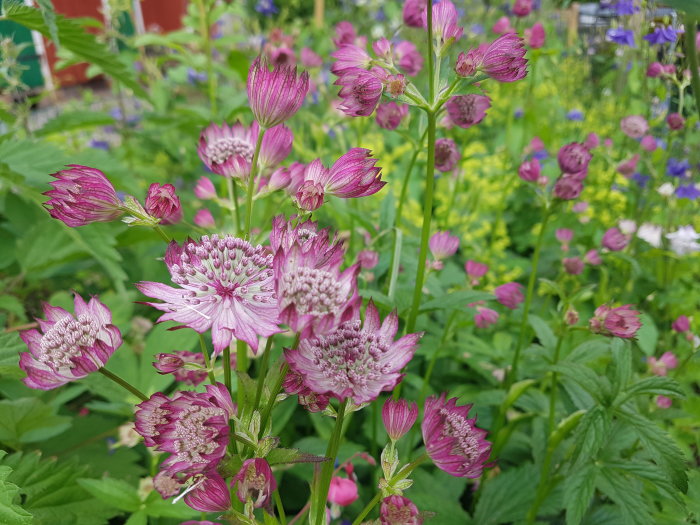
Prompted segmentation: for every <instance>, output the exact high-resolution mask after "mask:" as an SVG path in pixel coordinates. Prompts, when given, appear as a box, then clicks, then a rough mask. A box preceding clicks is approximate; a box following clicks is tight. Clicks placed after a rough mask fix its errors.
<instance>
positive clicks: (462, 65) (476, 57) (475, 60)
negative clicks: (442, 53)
mask: <svg viewBox="0 0 700 525" xmlns="http://www.w3.org/2000/svg"><path fill="white" fill-rule="evenodd" d="M483 61H484V53H483V51H482V50H481V48H480V47H478V48H474V49H470V50H468V51H467V52H466V53H460V54H459V56H458V57H457V62H456V63H455V72H456V73H457V74H458V75H459V76H460V77H470V76H472V75H473V74H474V73H476V71H477V70H478V69H479V67H480V66H481V63H482V62H483Z"/></svg>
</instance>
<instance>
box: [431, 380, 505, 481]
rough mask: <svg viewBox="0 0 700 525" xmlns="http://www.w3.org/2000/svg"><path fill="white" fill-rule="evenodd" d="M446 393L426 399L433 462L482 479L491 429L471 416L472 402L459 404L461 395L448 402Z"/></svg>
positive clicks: (487, 456)
mask: <svg viewBox="0 0 700 525" xmlns="http://www.w3.org/2000/svg"><path fill="white" fill-rule="evenodd" d="M445 397H446V396H445V393H444V392H443V393H442V394H441V395H440V397H439V398H438V397H435V396H431V397H429V398H428V399H427V400H426V401H425V407H424V415H423V423H422V424H421V429H422V431H423V441H424V442H425V449H426V452H427V453H428V455H429V456H430V459H432V460H433V463H435V465H436V466H437V467H438V468H439V469H441V470H444V471H445V472H447V473H448V474H451V475H452V476H457V477H463V478H464V477H466V478H478V477H479V476H481V473H482V471H483V469H484V467H485V466H486V465H485V463H486V461H487V460H488V458H489V454H490V453H491V443H489V442H488V441H486V439H485V437H486V434H487V432H486V431H485V430H482V429H480V428H478V427H477V426H476V418H473V419H469V417H468V416H469V411H470V410H471V408H472V405H465V406H457V398H456V397H453V398H452V399H450V400H448V401H446V400H445Z"/></svg>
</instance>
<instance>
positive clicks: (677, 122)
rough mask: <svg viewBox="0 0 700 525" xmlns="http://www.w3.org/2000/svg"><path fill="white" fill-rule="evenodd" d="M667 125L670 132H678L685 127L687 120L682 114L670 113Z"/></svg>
mask: <svg viewBox="0 0 700 525" xmlns="http://www.w3.org/2000/svg"><path fill="white" fill-rule="evenodd" d="M666 124H668V128H669V129H670V130H673V131H678V130H679V129H683V128H684V127H685V119H684V118H683V117H682V116H681V114H680V113H669V114H668V116H667V117H666Z"/></svg>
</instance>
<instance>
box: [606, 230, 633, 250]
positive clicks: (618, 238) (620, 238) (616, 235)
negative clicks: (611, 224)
mask: <svg viewBox="0 0 700 525" xmlns="http://www.w3.org/2000/svg"><path fill="white" fill-rule="evenodd" d="M629 242H630V237H629V235H625V234H624V233H622V232H621V231H620V230H619V229H618V228H610V229H608V230H607V231H606V232H605V234H604V235H603V240H602V241H601V244H602V245H603V247H604V248H607V249H608V250H610V251H613V252H619V251H620V250H623V249H624V248H625V246H627V245H628V244H629Z"/></svg>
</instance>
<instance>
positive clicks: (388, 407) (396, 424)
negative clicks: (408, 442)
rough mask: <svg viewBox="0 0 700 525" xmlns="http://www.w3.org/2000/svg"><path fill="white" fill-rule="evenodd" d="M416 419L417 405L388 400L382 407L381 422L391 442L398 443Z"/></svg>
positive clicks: (404, 401)
mask: <svg viewBox="0 0 700 525" xmlns="http://www.w3.org/2000/svg"><path fill="white" fill-rule="evenodd" d="M417 418H418V405H416V404H415V403H409V402H408V401H406V400H405V399H399V400H398V401H394V400H393V399H392V398H388V399H387V400H386V401H385V402H384V406H383V407H382V421H383V422H384V428H385V429H386V433H387V434H389V438H391V440H392V441H398V440H399V439H401V438H402V437H403V436H404V435H406V433H407V432H408V431H409V430H411V427H412V426H413V424H414V423H415V422H416V419H417Z"/></svg>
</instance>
